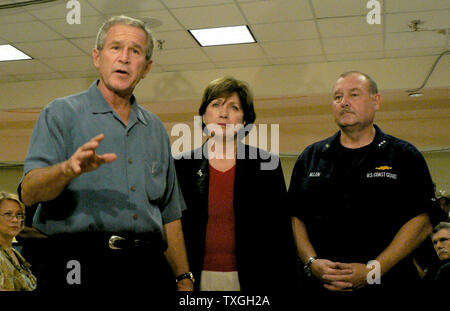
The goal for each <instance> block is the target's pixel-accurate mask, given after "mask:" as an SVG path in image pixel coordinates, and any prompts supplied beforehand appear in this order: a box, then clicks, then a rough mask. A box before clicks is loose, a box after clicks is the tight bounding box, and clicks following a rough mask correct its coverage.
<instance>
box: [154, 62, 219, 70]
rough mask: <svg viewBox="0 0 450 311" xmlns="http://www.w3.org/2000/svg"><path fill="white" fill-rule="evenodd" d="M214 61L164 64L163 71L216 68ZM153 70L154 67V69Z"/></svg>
mask: <svg viewBox="0 0 450 311" xmlns="http://www.w3.org/2000/svg"><path fill="white" fill-rule="evenodd" d="M215 68H216V67H215V66H214V64H213V63H198V64H178V65H164V67H163V71H197V70H211V69H215ZM152 71H153V69H152Z"/></svg>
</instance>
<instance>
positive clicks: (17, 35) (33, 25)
mask: <svg viewBox="0 0 450 311" xmlns="http://www.w3.org/2000/svg"><path fill="white" fill-rule="evenodd" d="M19 25H20V26H19ZM18 28H20V31H18ZM0 34H1V37H2V38H3V39H6V40H9V41H11V42H34V41H46V40H56V39H62V37H61V36H60V35H59V34H57V33H56V32H55V31H53V30H51V29H50V28H49V27H47V26H46V25H44V24H43V23H41V22H38V21H35V22H25V23H20V24H4V25H0Z"/></svg>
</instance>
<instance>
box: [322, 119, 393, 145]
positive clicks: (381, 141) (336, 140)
mask: <svg viewBox="0 0 450 311" xmlns="http://www.w3.org/2000/svg"><path fill="white" fill-rule="evenodd" d="M373 126H374V128H375V137H374V138H373V141H372V142H371V143H370V146H373V148H375V149H376V150H378V149H383V148H385V147H386V145H387V143H388V139H387V135H386V134H385V133H384V132H383V131H382V130H381V129H380V128H379V127H378V126H377V125H376V124H374V125H373ZM340 138H341V131H338V132H337V133H336V134H334V135H333V136H331V137H330V138H328V139H327V140H326V141H325V145H324V147H323V151H324V152H327V151H332V150H335V149H336V147H337V144H340V143H341V141H340Z"/></svg>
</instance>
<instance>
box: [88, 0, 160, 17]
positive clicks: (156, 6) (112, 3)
mask: <svg viewBox="0 0 450 311" xmlns="http://www.w3.org/2000/svg"><path fill="white" fill-rule="evenodd" d="M88 1H89V3H90V4H91V5H92V6H93V7H94V8H96V9H97V10H99V11H100V12H101V13H104V14H111V13H112V14H123V13H126V12H139V11H150V10H161V9H164V6H163V5H162V4H161V2H160V1H142V0H127V1H123V0H88Z"/></svg>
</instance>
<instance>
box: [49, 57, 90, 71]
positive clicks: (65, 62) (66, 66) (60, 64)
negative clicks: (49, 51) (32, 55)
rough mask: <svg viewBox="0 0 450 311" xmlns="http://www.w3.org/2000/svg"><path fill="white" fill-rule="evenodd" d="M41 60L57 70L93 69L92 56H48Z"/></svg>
mask: <svg viewBox="0 0 450 311" xmlns="http://www.w3.org/2000/svg"><path fill="white" fill-rule="evenodd" d="M42 62H43V63H45V64H47V65H48V66H49V67H51V68H53V69H54V70H55V71H58V72H64V71H81V70H95V67H94V64H93V61H92V57H90V56H73V57H61V58H49V59H44V60H42Z"/></svg>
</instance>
